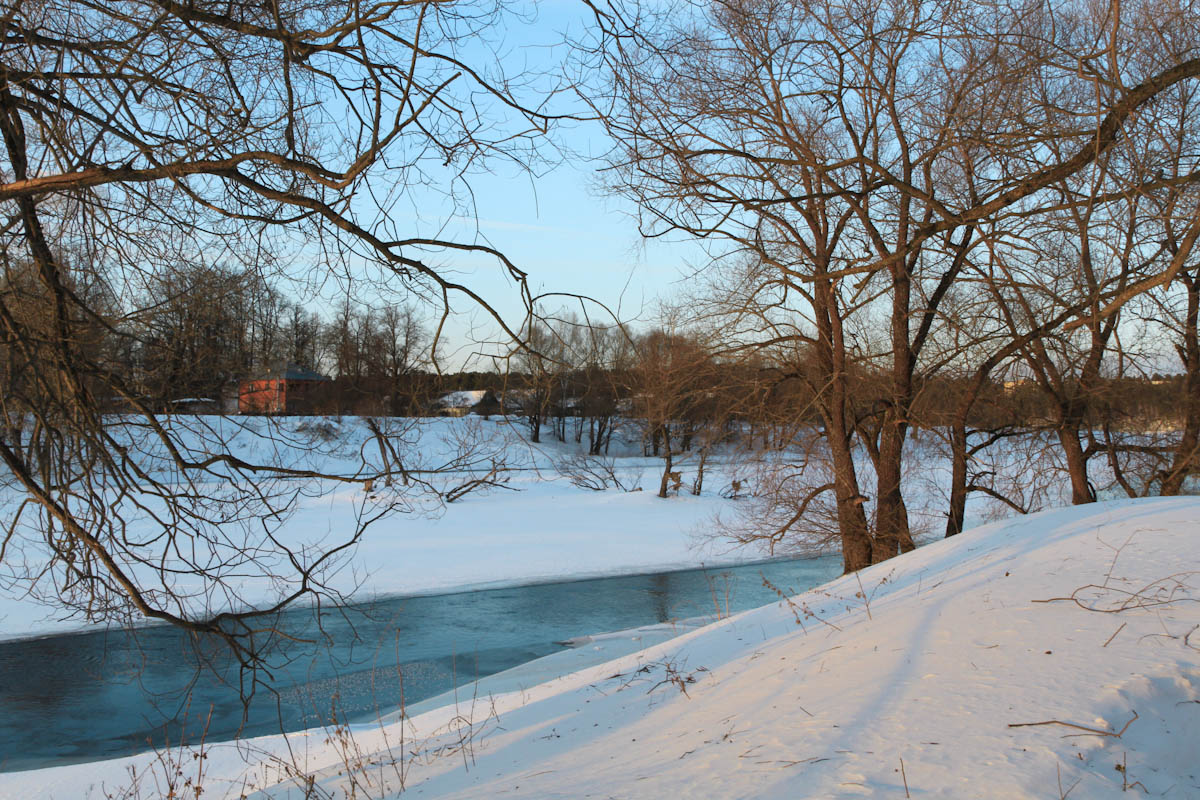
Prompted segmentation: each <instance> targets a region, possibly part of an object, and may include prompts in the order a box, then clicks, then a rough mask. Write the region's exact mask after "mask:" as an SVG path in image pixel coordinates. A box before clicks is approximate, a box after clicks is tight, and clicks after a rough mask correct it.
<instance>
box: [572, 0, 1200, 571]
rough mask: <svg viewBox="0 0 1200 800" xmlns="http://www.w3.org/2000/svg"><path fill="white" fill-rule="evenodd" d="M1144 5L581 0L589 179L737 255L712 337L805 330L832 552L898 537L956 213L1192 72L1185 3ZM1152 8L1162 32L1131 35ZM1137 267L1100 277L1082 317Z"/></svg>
mask: <svg viewBox="0 0 1200 800" xmlns="http://www.w3.org/2000/svg"><path fill="white" fill-rule="evenodd" d="M1153 13H1154V12H1153V11H1152V10H1151V9H1150V8H1149V7H1148V6H1147V7H1139V8H1137V9H1129V8H1128V6H1127V5H1124V4H1122V5H1120V6H1118V5H1116V4H1114V5H1112V6H1111V7H1108V8H1097V7H1095V6H1093V5H1088V4H1083V3H1079V4H1074V3H1071V4H1056V5H1055V6H1053V7H1047V6H1020V7H1011V6H1005V7H997V6H994V5H992V4H988V3H977V4H976V3H958V2H941V1H940V0H939V1H935V2H928V3H910V4H903V5H896V4H893V3H884V2H867V3H860V4H855V5H854V6H853V7H849V6H843V5H830V4H821V3H792V2H779V1H777V0H729V1H728V2H722V3H718V4H716V5H711V4H702V3H696V4H691V5H688V6H686V7H685V8H684V9H683V10H682V11H681V10H680V9H677V8H672V10H671V13H670V14H661V13H657V12H656V11H655V10H653V9H652V8H650V7H648V6H638V5H636V4H634V3H618V2H611V3H608V4H606V5H604V6H600V7H597V11H596V16H597V20H598V25H599V26H600V28H601V30H602V34H601V35H600V36H599V38H598V39H597V41H596V42H595V43H594V45H593V47H592V48H591V50H590V51H589V52H590V54H591V55H593V56H594V57H595V58H596V61H597V62H598V63H599V64H600V65H602V67H603V68H604V70H605V73H604V74H606V75H607V76H609V82H608V83H607V84H606V85H604V86H602V87H598V88H596V89H595V90H594V91H593V92H592V93H591V101H592V103H593V105H594V106H595V107H596V108H597V109H598V111H599V113H600V114H601V116H602V117H603V118H604V119H605V122H606V124H607V126H608V128H609V130H610V132H611V133H612V134H613V136H614V138H615V139H616V140H617V141H618V144H617V145H616V147H615V148H614V151H613V153H612V155H611V160H612V166H613V169H612V170H611V172H610V175H611V176H612V184H613V187H612V188H613V189H614V190H616V191H619V192H622V193H624V194H626V195H627V196H629V197H631V198H632V199H633V200H634V201H636V202H637V204H638V206H639V208H640V209H641V211H642V221H643V226H644V230H645V232H646V234H647V235H656V236H657V235H664V234H666V233H671V232H676V233H684V234H687V235H691V236H696V237H700V238H702V239H704V240H706V241H708V242H709V243H710V244H711V248H712V255H713V257H714V259H715V260H718V261H719V260H723V259H731V258H732V259H736V260H737V262H738V263H739V264H741V265H742V267H743V268H744V269H743V271H742V273H741V275H740V277H739V278H738V280H737V282H736V287H735V288H737V289H739V291H735V292H732V293H730V292H729V291H728V287H726V290H725V291H726V293H725V297H726V298H727V299H728V298H730V297H732V298H734V300H733V302H731V303H727V304H726V311H727V313H726V315H725V316H726V318H727V320H732V321H731V322H729V323H728V325H727V328H726V329H727V330H728V331H729V332H730V334H731V336H730V338H731V346H732V347H738V346H745V345H746V344H747V343H751V344H757V345H758V346H760V347H769V346H773V345H776V344H779V343H781V342H789V341H790V342H794V343H796V344H799V345H802V346H803V349H804V350H805V351H806V352H807V356H806V361H807V363H808V364H809V365H810V366H809V367H808V369H807V374H808V376H809V377H808V380H809V382H810V385H811V386H812V387H813V389H814V391H815V406H816V409H817V410H818V411H819V414H820V416H821V419H822V428H823V431H824V435H825V437H826V440H827V446H828V463H829V468H830V470H831V473H830V475H829V479H828V480H827V481H820V482H818V484H819V486H818V488H822V487H823V490H824V491H828V492H831V493H832V494H833V495H834V498H835V501H836V514H837V519H838V529H839V530H840V535H841V545H842V552H843V557H844V559H845V567H846V569H847V570H855V569H858V568H860V567H862V566H865V565H867V564H870V563H874V562H878V561H882V560H885V559H887V558H890V557H892V556H894V555H896V554H897V553H898V552H900V551H902V550H906V549H909V548H911V547H912V546H913V543H912V537H911V533H910V530H909V523H908V509H907V506H906V502H905V498H904V495H903V491H902V480H901V479H902V476H903V474H904V467H903V458H904V445H905V441H906V439H907V436H908V433H909V430H910V425H911V421H912V420H911V418H912V410H913V404H914V402H915V400H916V397H917V394H918V389H919V386H920V385H921V383H922V381H924V380H926V379H927V377H928V374H929V370H930V369H935V368H936V367H937V361H936V360H934V359H931V358H930V357H929V354H927V353H925V348H926V347H927V346H928V345H929V343H930V341H932V340H935V339H936V338H937V336H938V327H939V319H940V315H939V306H940V304H941V303H942V302H943V301H944V298H945V297H946V296H947V294H948V293H949V291H950V289H951V288H952V287H953V286H954V285H955V284H956V282H957V281H958V280H959V279H960V277H961V276H962V274H963V271H964V270H965V269H966V267H967V265H968V263H969V262H968V255H969V253H970V251H971V250H972V248H974V247H976V246H977V244H978V237H979V236H980V227H981V226H982V225H984V224H986V223H991V222H994V221H995V220H997V219H1001V218H1003V216H1004V215H1006V214H1007V215H1012V214H1020V213H1035V210H1036V209H1037V208H1039V207H1040V206H1043V205H1047V204H1052V203H1053V197H1054V195H1055V191H1056V187H1057V186H1058V185H1059V184H1060V183H1061V182H1062V181H1063V180H1065V179H1067V178H1069V177H1070V176H1072V175H1075V174H1077V173H1079V172H1080V170H1082V169H1084V168H1085V167H1087V166H1088V165H1089V164H1092V163H1093V162H1095V161H1096V159H1098V158H1100V157H1102V156H1103V155H1104V154H1105V153H1107V152H1108V151H1109V150H1110V149H1112V148H1113V147H1114V146H1116V145H1117V144H1118V143H1119V142H1120V141H1123V139H1122V137H1123V136H1124V135H1125V132H1126V130H1127V125H1128V123H1130V121H1131V120H1132V119H1133V118H1134V117H1135V116H1136V112H1137V111H1138V110H1139V109H1140V108H1141V107H1142V106H1144V105H1145V104H1147V103H1150V102H1152V101H1153V100H1154V99H1155V98H1156V97H1158V96H1160V95H1161V94H1162V93H1164V92H1166V91H1168V90H1169V89H1171V87H1174V86H1176V85H1179V84H1181V83H1182V82H1190V81H1192V79H1194V78H1195V77H1197V76H1198V75H1200V59H1198V58H1197V57H1196V52H1195V46H1194V44H1190V45H1189V44H1181V43H1182V42H1186V41H1188V36H1189V34H1194V28H1195V20H1194V18H1193V17H1190V16H1189V15H1188V13H1187V11H1186V10H1184V9H1182V8H1181V9H1180V10H1179V11H1178V13H1174V14H1171V15H1166V16H1159V17H1157V18H1152V17H1151V15H1152V14H1153ZM1156 20H1157V21H1156ZM1163 20H1165V22H1164V23H1163V24H1165V25H1166V26H1167V27H1166V28H1163V27H1159V28H1155V27H1154V26H1155V25H1156V24H1158V22H1161V21H1163ZM1168 30H1169V32H1170V33H1169V36H1170V39H1171V47H1166V48H1163V47H1155V48H1153V49H1152V48H1150V47H1147V46H1146V44H1145V42H1144V41H1143V39H1144V37H1146V36H1147V35H1149V36H1151V37H1152V38H1156V39H1157V40H1158V41H1162V39H1163V37H1164V36H1166V35H1167V34H1166V33H1164V31H1168ZM1155 31H1157V33H1155ZM1192 41H1193V42H1194V41H1195V39H1194V37H1193V38H1192ZM1082 43H1086V44H1082ZM1131 53H1136V55H1135V56H1131V55H1130V54H1131ZM1148 54H1149V55H1148ZM1189 85H1191V84H1190V83H1189ZM1169 279H1170V276H1169V275H1167V274H1165V273H1163V274H1159V275H1156V276H1153V277H1152V278H1149V279H1148V280H1150V281H1151V282H1154V281H1158V282H1165V281H1167V280H1169ZM1147 288H1149V284H1147V283H1144V282H1135V283H1131V284H1130V285H1129V286H1127V287H1124V288H1120V287H1118V288H1116V289H1114V290H1112V291H1111V292H1109V293H1106V294H1105V295H1104V296H1103V298H1101V299H1100V303H1099V305H1098V306H1097V307H1096V308H1094V309H1092V313H1093V316H1094V317H1096V318H1099V317H1101V316H1105V317H1106V316H1108V315H1109V314H1108V313H1105V312H1106V310H1108V311H1109V312H1111V307H1112V304H1113V303H1115V302H1118V301H1119V300H1120V299H1122V298H1125V297H1126V296H1127V294H1128V293H1129V292H1133V293H1135V294H1136V293H1137V292H1140V291H1144V290H1146V289H1147ZM1085 313H1086V312H1085ZM856 371H857V372H859V373H870V374H871V375H873V376H875V383H876V385H877V386H878V392H877V393H876V394H875V396H874V398H873V402H872V407H869V408H862V407H860V406H859V405H858V403H857V402H856V401H857V400H858V398H856V397H855V396H853V394H852V389H851V385H852V381H853V376H854V374H855V373H856ZM859 448H861V451H865V452H866V453H867V454H868V455H869V457H870V459H871V461H872V466H873V467H874V472H875V491H874V497H868V496H867V494H866V493H865V492H864V491H863V489H862V487H861V486H860V478H859V467H858V465H857V464H856V456H857V453H858V452H860V450H859ZM868 507H870V509H871V510H872V512H873V513H872V514H871V515H870V516H869V515H868Z"/></svg>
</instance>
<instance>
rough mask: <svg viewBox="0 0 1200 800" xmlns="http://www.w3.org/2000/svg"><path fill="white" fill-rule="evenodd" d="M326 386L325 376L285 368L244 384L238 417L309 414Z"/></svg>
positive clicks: (298, 369)
mask: <svg viewBox="0 0 1200 800" xmlns="http://www.w3.org/2000/svg"><path fill="white" fill-rule="evenodd" d="M328 383H329V378H327V377H325V376H324V375H321V374H318V373H316V372H313V371H312V370H310V369H305V368H304V367H301V366H299V365H297V364H288V365H287V366H286V367H282V368H279V369H274V370H271V371H269V372H267V373H266V374H264V375H261V376H259V377H257V378H253V379H251V380H248V381H243V382H242V383H241V385H240V386H239V387H238V413H239V414H311V413H312V412H313V410H314V408H313V407H314V405H315V404H316V401H317V399H318V394H319V391H320V389H321V388H322V387H324V386H325V385H327V384H328Z"/></svg>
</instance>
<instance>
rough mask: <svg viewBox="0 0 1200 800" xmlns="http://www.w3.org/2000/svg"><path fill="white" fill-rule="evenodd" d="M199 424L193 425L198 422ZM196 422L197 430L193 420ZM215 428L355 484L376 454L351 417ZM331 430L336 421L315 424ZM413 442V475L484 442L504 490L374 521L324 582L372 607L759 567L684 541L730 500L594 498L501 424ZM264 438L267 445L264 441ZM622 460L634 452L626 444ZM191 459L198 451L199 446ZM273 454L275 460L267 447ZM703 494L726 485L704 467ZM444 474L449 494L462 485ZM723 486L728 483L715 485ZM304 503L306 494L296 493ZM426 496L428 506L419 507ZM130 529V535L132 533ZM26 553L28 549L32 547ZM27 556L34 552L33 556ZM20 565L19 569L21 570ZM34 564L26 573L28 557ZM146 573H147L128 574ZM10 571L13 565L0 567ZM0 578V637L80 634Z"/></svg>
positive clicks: (304, 526)
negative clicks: (437, 595)
mask: <svg viewBox="0 0 1200 800" xmlns="http://www.w3.org/2000/svg"><path fill="white" fill-rule="evenodd" d="M196 419H197V420H203V418H196ZM193 424H195V425H198V424H199V422H194V423H193ZM205 424H211V425H213V426H218V425H219V426H223V427H221V429H220V431H219V434H220V438H221V439H224V440H228V441H229V442H231V443H232V447H233V449H234V450H235V451H236V452H239V453H241V454H243V455H244V456H245V457H247V458H256V457H263V453H259V452H258V451H259V450H263V451H264V452H265V451H268V450H269V451H270V452H272V453H276V456H275V457H277V458H278V459H280V460H281V461H282V462H284V463H286V464H288V465H292V466H295V465H297V464H299V465H301V466H304V467H307V468H319V469H323V470H327V471H338V470H341V471H343V472H346V473H349V474H352V473H353V472H354V471H355V470H356V469H359V468H360V466H361V464H362V463H363V458H367V460H368V461H369V457H371V456H373V455H374V450H372V449H371V448H369V447H365V446H364V445H363V444H362V441H360V440H361V438H362V436H363V430H360V428H361V426H360V425H359V424H358V422H357V421H355V420H346V421H344V422H343V423H340V427H339V428H338V431H339V434H338V436H333V437H330V439H329V440H328V441H326V440H325V439H323V438H321V437H319V436H318V437H315V438H314V436H313V435H312V434H311V433H310V432H311V430H313V429H315V428H317V423H314V422H313V421H312V420H308V419H305V418H296V419H295V420H286V419H285V420H282V421H278V422H277V423H276V424H277V425H279V426H282V427H287V426H290V427H291V428H295V429H297V430H300V431H301V432H302V433H300V434H295V435H294V437H293V438H285V437H283V436H282V435H280V434H278V433H277V432H269V431H268V432H264V431H262V430H259V429H258V428H260V427H262V426H263V425H265V424H266V421H264V420H263V419H261V418H248V419H245V420H243V419H240V418H212V420H211V421H210V422H206V423H205ZM321 424H323V425H328V426H330V427H332V426H333V424H334V423H333V422H329V421H321ZM412 425H413V427H412V428H411V429H409V430H406V431H405V435H408V436H410V437H411V438H412V439H413V441H412V443H411V447H412V450H413V451H414V453H417V454H418V455H414V457H413V463H416V464H418V465H420V464H425V465H434V466H436V465H439V464H442V463H445V462H446V461H450V460H452V453H453V451H456V449H457V448H458V447H459V446H460V444H461V441H462V440H464V439H468V438H472V439H475V440H479V441H482V442H484V443H486V445H487V447H488V448H489V449H490V451H492V452H496V453H501V454H503V458H504V459H505V463H506V467H507V469H509V470H511V471H510V472H508V473H506V475H505V476H504V477H505V479H506V482H505V483H504V484H503V488H490V489H485V490H481V491H476V492H472V493H470V494H467V495H465V496H463V497H462V498H461V499H459V500H457V501H455V502H453V503H450V504H447V505H445V506H438V505H437V504H436V503H427V507H424V508H419V509H418V510H417V511H416V513H393V514H391V515H389V516H386V517H384V518H383V519H381V520H379V521H378V522H375V523H373V524H372V525H371V526H370V527H369V528H368V529H367V531H366V533H365V535H364V536H363V538H362V541H361V543H360V544H359V545H358V546H357V547H356V548H355V549H354V551H353V553H352V554H351V555H350V556H349V557H348V558H346V559H344V562H343V563H342V564H341V567H340V569H339V570H338V571H337V572H336V573H335V574H333V575H332V576H330V577H329V580H328V585H329V586H330V587H331V588H333V589H335V590H337V591H340V592H343V593H345V594H347V595H352V596H353V597H354V598H355V599H357V600H365V599H369V598H370V597H373V596H385V595H399V594H427V593H432V592H445V591H452V590H457V589H462V588H469V587H479V586H497V585H505V584H515V583H532V582H538V581H546V580H555V579H569V578H584V577H599V576H605V575H619V574H635V573H647V572H657V571H664V570H672V569H686V568H693V567H704V566H726V565H732V564H738V563H743V562H746V561H754V560H758V559H761V558H762V557H763V556H764V555H765V554H764V553H763V552H762V551H761V550H759V549H757V548H730V547H728V546H724V547H723V546H721V545H720V544H719V543H715V542H697V541H696V540H695V537H694V535H693V534H694V531H695V530H696V528H697V527H699V526H702V525H704V524H705V523H706V522H707V521H708V520H710V519H711V518H712V517H713V515H714V514H715V513H716V511H717V510H718V509H720V508H722V507H724V506H726V505H728V504H729V502H730V501H727V500H723V499H722V498H721V497H719V496H716V494H715V492H712V493H709V494H706V495H704V496H701V497H694V496H691V495H689V494H687V493H686V492H684V493H682V494H680V495H679V496H678V497H674V496H673V497H671V498H669V499H667V500H662V499H660V498H657V497H655V495H654V492H653V491H638V492H621V491H617V490H615V489H614V490H610V491H606V492H593V491H589V490H587V489H582V488H579V487H576V486H573V485H572V484H571V482H570V481H569V480H567V479H566V478H563V477H561V476H560V475H558V473H557V472H556V470H555V469H554V460H555V458H556V457H557V456H559V455H561V454H562V453H567V452H575V450H576V448H575V446H574V445H573V444H572V445H557V444H556V443H547V444H544V445H541V446H531V445H529V444H528V443H525V442H522V441H521V440H520V439H519V436H518V434H519V432H520V431H517V430H514V429H513V427H512V426H510V425H507V424H506V423H505V422H504V421H503V420H486V421H485V420H477V419H464V420H451V419H434V420H424V421H420V423H419V425H418V424H417V423H416V422H412ZM268 433H270V435H268ZM621 446H622V447H623V448H624V450H623V451H622V452H630V448H631V446H630V445H629V444H628V443H622V444H621ZM196 447H197V449H198V448H199V447H200V439H199V435H197V444H196ZM271 448H274V449H271ZM655 468H656V462H655V460H654V459H645V458H642V457H640V456H638V455H631V454H626V455H624V456H623V457H622V459H621V465H620V469H621V470H622V473H623V475H624V477H625V479H626V480H628V481H629V482H630V485H637V483H638V476H640V475H642V474H643V473H644V474H645V475H646V476H647V477H646V479H645V482H646V483H647V485H649V484H651V483H655V482H656V478H655V474H654V470H655ZM712 472H713V474H714V477H713V478H711V479H710V480H711V483H710V485H712V486H713V487H715V488H716V489H719V488H720V487H721V485H722V484H721V480H722V479H724V476H723V474H722V472H721V467H720V466H719V465H717V466H715V467H713V469H712ZM462 475H463V473H461V472H459V471H457V470H451V471H450V472H449V473H448V474H447V475H446V476H445V481H446V482H447V483H448V484H449V485H453V484H455V483H456V482H461V481H462V480H464V478H463V477H462ZM725 482H726V483H728V480H727V479H725ZM308 494H312V495H315V496H305V495H308ZM305 495H302V496H300V497H298V498H297V500H296V502H297V506H296V508H295V510H294V511H293V513H292V514H291V516H290V518H288V519H287V520H286V523H285V524H284V525H283V526H282V527H281V529H280V531H281V533H283V534H285V535H286V537H287V538H288V540H289V541H297V542H306V543H311V544H313V545H315V546H317V547H320V546H321V545H322V543H324V544H325V546H333V545H335V544H337V543H339V542H340V541H342V540H343V539H344V538H345V537H347V536H348V535H350V532H352V531H353V530H354V529H355V526H356V524H357V523H358V521H359V519H360V518H361V517H363V516H370V515H371V514H372V513H375V509H374V507H373V503H372V499H371V497H370V496H368V495H367V493H365V492H364V491H363V489H362V487H361V486H358V485H351V487H350V488H334V489H332V490H329V491H327V492H325V493H320V492H316V491H313V492H305ZM429 499H431V498H426V500H429ZM0 500H3V501H7V502H18V501H19V500H20V496H19V495H18V494H17V493H15V492H13V491H11V490H9V491H7V492H5V491H0ZM136 525H137V521H136V520H135V521H134V522H133V523H132V524H131V526H130V527H131V529H136ZM35 547H36V545H31V548H35ZM31 552H33V553H36V550H31ZM17 563H18V564H19V562H17ZM33 563H34V564H35V565H36V564H37V562H36V558H34V560H33ZM133 568H134V569H135V571H136V570H137V569H143V568H144V566H143V565H135V566H134V567H133ZM9 569H11V570H13V571H14V572H15V573H18V574H19V573H20V572H21V569H20V568H19V567H17V568H13V567H9ZM6 578H7V576H6V575H4V574H0V639H6V638H7V639H11V638H21V637H28V636H38V635H47V634H53V633H60V632H66V631H71V630H78V629H80V628H81V627H82V626H83V623H81V622H80V621H79V620H78V619H66V620H63V619H58V618H57V617H56V616H55V614H56V612H57V609H56V608H55V606H54V605H53V604H52V603H47V604H42V603H38V602H35V601H34V600H32V599H30V598H28V597H24V596H22V591H23V590H24V588H25V587H26V582H25V581H24V580H23V579H21V578H20V577H17V578H16V579H7V580H6ZM280 591H281V590H280V588H279V586H278V585H276V584H275V582H273V581H271V580H259V581H257V584H250V583H249V582H247V585H246V586H244V587H242V588H241V589H240V593H241V596H242V597H244V598H245V599H246V600H247V602H260V603H261V602H265V601H266V600H267V599H268V598H271V597H273V596H274V595H276V594H278V593H279V592H280Z"/></svg>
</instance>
